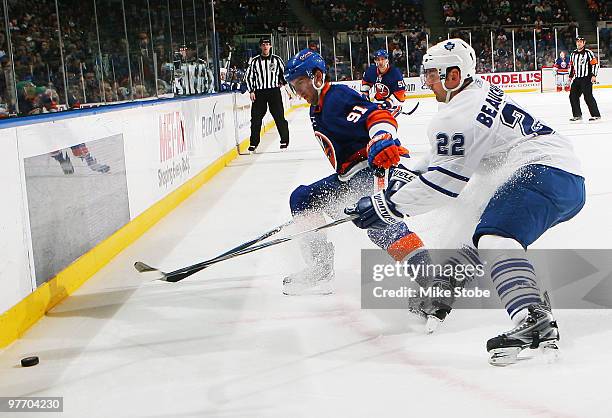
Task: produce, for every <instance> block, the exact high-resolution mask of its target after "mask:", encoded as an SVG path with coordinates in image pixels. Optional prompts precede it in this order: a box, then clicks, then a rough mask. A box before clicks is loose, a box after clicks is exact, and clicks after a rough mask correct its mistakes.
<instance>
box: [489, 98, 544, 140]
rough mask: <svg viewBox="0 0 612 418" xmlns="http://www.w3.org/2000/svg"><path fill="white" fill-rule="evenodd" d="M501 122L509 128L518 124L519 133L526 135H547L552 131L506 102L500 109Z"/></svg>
mask: <svg viewBox="0 0 612 418" xmlns="http://www.w3.org/2000/svg"><path fill="white" fill-rule="evenodd" d="M501 116H502V117H501V122H502V123H503V124H504V125H506V126H508V127H509V128H513V129H514V128H515V127H516V125H518V126H519V128H520V130H521V133H522V134H523V135H524V136H527V135H534V134H535V135H549V134H552V133H553V132H554V131H553V130H552V129H551V128H549V127H548V126H546V125H544V124H543V123H542V122H540V121H539V120H537V119H534V118H533V116H531V115H530V114H529V113H527V112H526V111H524V110H523V109H521V108H520V107H518V106H515V105H513V104H512V103H506V105H505V106H504V108H503V109H502V115H501Z"/></svg>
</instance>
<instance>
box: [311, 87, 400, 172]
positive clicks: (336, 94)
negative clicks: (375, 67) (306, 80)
mask: <svg viewBox="0 0 612 418" xmlns="http://www.w3.org/2000/svg"><path fill="white" fill-rule="evenodd" d="M310 120H311V122H312V128H313V130H314V134H315V137H316V138H317V141H319V145H321V148H323V152H324V153H325V155H326V156H327V158H328V159H329V162H330V163H331V165H332V166H333V167H334V170H336V173H338V176H339V177H340V179H341V180H348V179H349V178H350V177H351V176H353V175H354V174H355V173H356V172H357V171H359V170H361V169H363V168H365V167H367V166H368V153H367V146H368V142H370V139H371V138H373V137H374V136H376V135H379V134H382V133H390V134H391V135H392V136H393V138H396V137H397V121H396V120H395V118H394V117H393V116H392V115H391V113H389V112H387V111H386V110H381V109H380V108H379V107H378V105H377V104H375V103H372V102H370V101H368V100H366V99H365V98H364V97H362V96H361V95H360V94H359V93H357V92H356V91H355V90H353V89H351V88H350V87H348V86H345V85H342V84H334V85H332V84H331V83H326V84H325V86H324V87H323V90H322V91H321V96H320V98H319V103H318V104H317V105H314V106H310Z"/></svg>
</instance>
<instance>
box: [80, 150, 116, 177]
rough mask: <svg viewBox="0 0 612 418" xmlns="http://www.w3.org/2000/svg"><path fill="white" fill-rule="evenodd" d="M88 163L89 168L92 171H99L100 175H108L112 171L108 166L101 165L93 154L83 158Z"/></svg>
mask: <svg viewBox="0 0 612 418" xmlns="http://www.w3.org/2000/svg"><path fill="white" fill-rule="evenodd" d="M81 158H83V159H84V160H85V162H86V163H87V166H88V167H89V168H90V169H91V170H92V171H97V172H98V173H108V172H109V171H110V167H109V166H107V165H106V164H100V163H99V162H98V160H96V159H95V158H94V157H92V156H91V154H87V155H86V156H85V157H81Z"/></svg>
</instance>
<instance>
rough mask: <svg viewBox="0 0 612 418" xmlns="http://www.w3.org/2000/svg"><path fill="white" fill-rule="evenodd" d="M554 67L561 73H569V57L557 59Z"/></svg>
mask: <svg viewBox="0 0 612 418" xmlns="http://www.w3.org/2000/svg"><path fill="white" fill-rule="evenodd" d="M554 67H555V68H556V69H557V73H559V74H567V73H569V68H570V59H569V57H565V58H564V59H561V58H557V61H555V65H554Z"/></svg>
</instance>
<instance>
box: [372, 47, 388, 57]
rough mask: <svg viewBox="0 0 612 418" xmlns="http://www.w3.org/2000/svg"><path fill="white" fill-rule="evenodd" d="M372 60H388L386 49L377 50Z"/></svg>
mask: <svg viewBox="0 0 612 418" xmlns="http://www.w3.org/2000/svg"><path fill="white" fill-rule="evenodd" d="M374 58H387V59H389V53H388V52H387V50H386V49H379V50H378V51H376V52H375V53H374Z"/></svg>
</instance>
